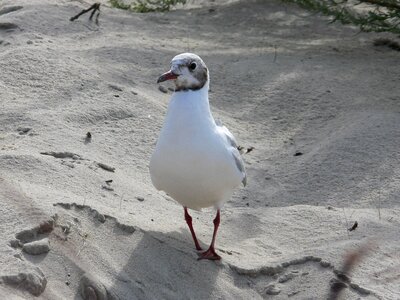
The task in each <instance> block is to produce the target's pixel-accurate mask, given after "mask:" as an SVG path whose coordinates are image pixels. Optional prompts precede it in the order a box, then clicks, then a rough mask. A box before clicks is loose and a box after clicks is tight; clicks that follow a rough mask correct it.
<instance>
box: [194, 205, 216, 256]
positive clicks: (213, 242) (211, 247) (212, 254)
mask: <svg viewBox="0 0 400 300" xmlns="http://www.w3.org/2000/svg"><path fill="white" fill-rule="evenodd" d="M219 222H220V212H219V209H218V210H217V216H216V217H215V219H214V221H213V223H214V233H213V237H212V241H211V245H210V248H208V250H207V251H206V252H203V253H201V254H200V255H199V258H198V259H199V260H200V259H210V260H220V259H221V256H219V255H218V254H217V253H216V252H215V248H214V244H215V238H216V237H217V231H218V227H219Z"/></svg>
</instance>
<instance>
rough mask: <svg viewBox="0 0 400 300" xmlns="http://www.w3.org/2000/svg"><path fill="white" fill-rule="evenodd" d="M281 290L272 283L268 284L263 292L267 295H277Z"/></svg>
mask: <svg viewBox="0 0 400 300" xmlns="http://www.w3.org/2000/svg"><path fill="white" fill-rule="evenodd" d="M280 292H281V290H280V289H279V288H277V287H276V286H275V285H274V284H270V285H268V286H267V287H266V290H265V293H266V294H267V295H278V294H279V293H280Z"/></svg>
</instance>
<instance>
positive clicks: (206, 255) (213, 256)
mask: <svg viewBox="0 0 400 300" xmlns="http://www.w3.org/2000/svg"><path fill="white" fill-rule="evenodd" d="M198 255H199V258H198V259H197V260H201V259H209V260H220V259H221V256H219V255H218V254H217V253H216V252H215V250H214V248H211V247H210V248H208V250H207V251H205V252H202V253H199V254H198Z"/></svg>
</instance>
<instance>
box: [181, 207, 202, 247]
mask: <svg viewBox="0 0 400 300" xmlns="http://www.w3.org/2000/svg"><path fill="white" fill-rule="evenodd" d="M184 209H185V220H186V223H187V224H188V226H189V229H190V233H191V234H192V238H193V241H194V245H195V246H196V250H203V249H202V248H201V247H200V244H199V242H198V241H197V237H196V233H194V229H193V225H192V217H191V216H190V215H189V212H188V210H187V207H184Z"/></svg>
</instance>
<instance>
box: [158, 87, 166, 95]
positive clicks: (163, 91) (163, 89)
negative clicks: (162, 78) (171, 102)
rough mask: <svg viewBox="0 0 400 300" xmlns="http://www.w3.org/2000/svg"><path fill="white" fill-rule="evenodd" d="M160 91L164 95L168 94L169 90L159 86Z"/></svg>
mask: <svg viewBox="0 0 400 300" xmlns="http://www.w3.org/2000/svg"><path fill="white" fill-rule="evenodd" d="M158 89H159V90H160V92H162V93H164V94H166V93H168V89H167V88H166V87H165V86H163V85H159V86H158Z"/></svg>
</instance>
